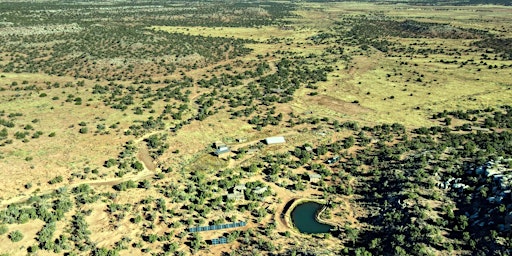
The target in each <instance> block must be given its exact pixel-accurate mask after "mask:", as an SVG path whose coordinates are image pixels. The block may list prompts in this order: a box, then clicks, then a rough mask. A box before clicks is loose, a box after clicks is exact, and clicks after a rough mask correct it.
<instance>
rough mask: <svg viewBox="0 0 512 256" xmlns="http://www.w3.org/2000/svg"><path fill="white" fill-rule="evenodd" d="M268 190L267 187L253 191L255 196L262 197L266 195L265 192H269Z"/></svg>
mask: <svg viewBox="0 0 512 256" xmlns="http://www.w3.org/2000/svg"><path fill="white" fill-rule="evenodd" d="M267 189H268V188H267V187H256V188H255V189H254V190H253V192H254V194H256V195H261V194H263V193H265V192H266V191H267Z"/></svg>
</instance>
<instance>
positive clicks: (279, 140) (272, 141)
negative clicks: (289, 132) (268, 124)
mask: <svg viewBox="0 0 512 256" xmlns="http://www.w3.org/2000/svg"><path fill="white" fill-rule="evenodd" d="M285 142H286V141H285V139H284V137H283V136H277V137H268V138H266V139H265V143H266V144H267V145H272V144H280V143H285Z"/></svg>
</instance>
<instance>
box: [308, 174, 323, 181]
mask: <svg viewBox="0 0 512 256" xmlns="http://www.w3.org/2000/svg"><path fill="white" fill-rule="evenodd" d="M308 176H309V181H310V182H315V183H317V182H319V181H320V180H321V179H322V175H320V174H318V173H310V174H308Z"/></svg>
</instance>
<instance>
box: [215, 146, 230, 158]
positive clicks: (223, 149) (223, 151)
mask: <svg viewBox="0 0 512 256" xmlns="http://www.w3.org/2000/svg"><path fill="white" fill-rule="evenodd" d="M226 153H229V148H228V147H226V146H223V147H220V148H217V150H215V155H217V156H220V155H223V154H226Z"/></svg>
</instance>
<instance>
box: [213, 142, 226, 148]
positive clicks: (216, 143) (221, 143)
mask: <svg viewBox="0 0 512 256" xmlns="http://www.w3.org/2000/svg"><path fill="white" fill-rule="evenodd" d="M213 147H214V148H216V149H219V148H223V147H227V146H226V143H224V142H222V141H216V142H214V143H213Z"/></svg>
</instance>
